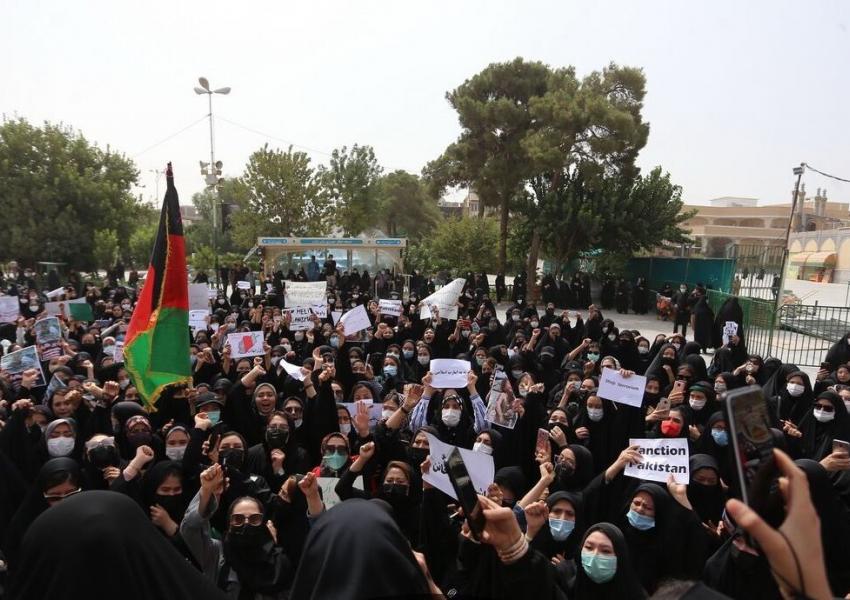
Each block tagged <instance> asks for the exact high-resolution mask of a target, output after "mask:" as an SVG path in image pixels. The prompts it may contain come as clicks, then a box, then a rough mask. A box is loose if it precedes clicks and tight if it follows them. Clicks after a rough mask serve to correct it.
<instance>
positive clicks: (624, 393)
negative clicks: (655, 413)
mask: <svg viewBox="0 0 850 600" xmlns="http://www.w3.org/2000/svg"><path fill="white" fill-rule="evenodd" d="M645 388H646V377H644V376H642V375H631V376H630V377H623V376H622V375H620V372H619V371H616V370H614V369H602V374H601V375H600V376H599V392H598V396H599V397H600V398H605V399H606V400H611V401H613V402H619V403H620V404H626V405H628V406H637V407H638V408H640V407H641V405H643V391H644V389H645Z"/></svg>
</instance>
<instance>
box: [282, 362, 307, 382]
mask: <svg viewBox="0 0 850 600" xmlns="http://www.w3.org/2000/svg"><path fill="white" fill-rule="evenodd" d="M278 364H279V365H280V366H281V367H283V370H284V371H286V373H287V375H289V376H290V377H292V378H293V379H296V380H298V381H304V373H302V372H301V367H299V366H298V365H293V364H292V363H289V362H286V361H285V360H283V359H282V358H281V359H280V362H279V363H278Z"/></svg>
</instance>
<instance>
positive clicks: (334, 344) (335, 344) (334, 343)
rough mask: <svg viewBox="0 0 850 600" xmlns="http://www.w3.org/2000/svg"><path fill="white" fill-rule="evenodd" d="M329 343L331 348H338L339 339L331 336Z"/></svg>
mask: <svg viewBox="0 0 850 600" xmlns="http://www.w3.org/2000/svg"><path fill="white" fill-rule="evenodd" d="M330 342H331V348H339V338H338V337H337V336H335V335H332V336H331V339H330Z"/></svg>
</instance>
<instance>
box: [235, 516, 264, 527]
mask: <svg viewBox="0 0 850 600" xmlns="http://www.w3.org/2000/svg"><path fill="white" fill-rule="evenodd" d="M245 523H247V524H248V525H253V526H254V527H256V526H258V525H262V524H263V515H261V514H260V513H254V514H252V515H240V514H239V513H235V514H232V515H230V524H231V525H233V526H234V527H242V526H243V525H245Z"/></svg>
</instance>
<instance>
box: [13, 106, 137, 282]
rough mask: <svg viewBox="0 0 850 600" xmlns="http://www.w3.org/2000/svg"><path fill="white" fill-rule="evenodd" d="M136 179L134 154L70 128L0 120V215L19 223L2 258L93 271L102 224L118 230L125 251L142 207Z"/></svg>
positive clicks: (24, 121) (14, 227)
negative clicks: (134, 189)
mask: <svg viewBox="0 0 850 600" xmlns="http://www.w3.org/2000/svg"><path fill="white" fill-rule="evenodd" d="M136 177H137V171H136V168H135V165H134V164H133V162H132V161H131V160H130V159H128V158H126V157H125V156H123V155H121V154H118V153H116V152H114V151H112V150H110V148H109V147H108V146H107V148H106V149H105V150H103V149H101V148H99V147H97V146H94V145H92V144H90V143H89V142H88V141H87V140H86V139H85V138H84V137H83V136H82V134H81V133H79V132H77V131H75V130H73V129H71V128H69V127H66V126H63V125H53V124H50V123H45V124H44V125H42V126H41V127H37V126H34V125H32V124H30V123H29V122H27V121H26V120H24V119H17V120H9V121H4V122H2V123H0V214H2V215H3V218H4V219H5V221H6V222H7V223H9V224H12V225H13V226H9V227H7V228H6V232H5V235H3V236H2V237H0V258H2V259H4V260H8V259H17V260H19V261H21V262H22V263H23V264H28V265H32V264H33V263H35V262H36V261H39V260H51V261H60V262H66V263H68V265H69V266H70V267H73V268H77V269H90V268H91V267H93V266H94V263H95V257H94V247H95V240H94V232H95V230H96V229H99V230H112V231H114V232H115V234H116V236H117V238H118V240H119V249H120V250H121V252H122V254H123V253H124V252H125V251H126V250H127V246H126V244H127V241H128V240H129V238H130V234H131V233H132V231H133V230H134V228H135V223H136V220H137V216H138V213H139V210H141V209H140V205H139V204H138V203H137V201H136V199H135V198H134V197H133V196H132V194H131V193H130V188H131V186H132V185H133V184H134V183H135V182H136Z"/></svg>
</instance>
